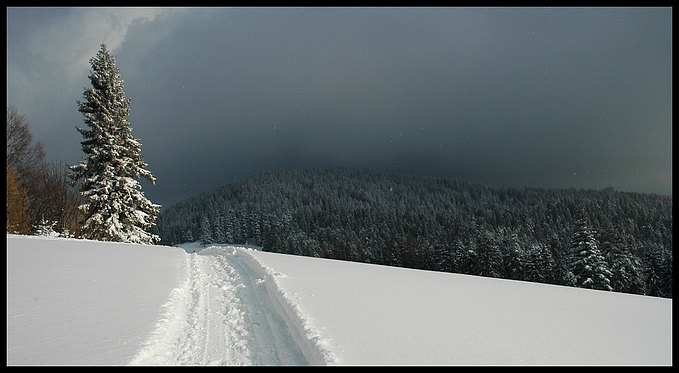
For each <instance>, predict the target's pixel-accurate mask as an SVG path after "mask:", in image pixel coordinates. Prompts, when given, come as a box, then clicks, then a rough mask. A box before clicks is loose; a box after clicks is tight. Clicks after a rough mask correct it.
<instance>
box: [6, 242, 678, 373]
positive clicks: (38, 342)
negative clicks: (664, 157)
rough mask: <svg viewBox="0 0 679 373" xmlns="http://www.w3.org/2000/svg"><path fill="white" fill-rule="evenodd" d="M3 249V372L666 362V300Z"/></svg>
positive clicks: (145, 255)
mask: <svg viewBox="0 0 679 373" xmlns="http://www.w3.org/2000/svg"><path fill="white" fill-rule="evenodd" d="M7 246H8V249H7V250H8V251H7V270H8V272H7V359H8V360H7V363H8V364H10V365H25V364H28V365H33V364H48V365H55V364H69V365H82V364H102V365H118V364H141V365H156V364H170V365H223V364H229V365H306V364H352V365H353V364H409V365H411V364H435V365H441V364H451V365H459V364H461V365H476V364H481V365H489V364H501V365H506V364H520V365H530V364H559V365H564V364H566V365H571V364H577V365H592V364H606V365H611V364H612V365H629V364H641V365H671V364H672V355H671V351H672V334H671V330H672V317H671V313H672V301H671V300H669V299H660V298H652V297H643V296H636V295H626V294H618V293H607V292H600V291H591V290H583V289H574V288H566V287H559V286H551V285H542V284H532V283H526V282H519V281H508V280H498V279H488V278H482V277H475V276H466V275H457V274H447V273H437V272H428V271H418V270H410V269H402V268H392V267H385V266H376V265H368V264H360V263H350V262H341V261H334V260H327V259H317V258H307V257H298V256H290V255H282V254H274V253H266V252H261V251H254V250H248V249H243V248H236V247H211V248H208V249H205V250H202V251H199V252H198V253H191V254H189V253H188V252H193V251H194V250H195V249H196V247H195V246H187V247H186V251H184V250H181V249H178V248H169V247H159V246H156V247H152V246H138V245H125V244H113V243H100V242H93V241H82V240H66V239H45V238H35V237H22V236H11V235H8V236H7Z"/></svg>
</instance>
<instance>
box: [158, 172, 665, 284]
mask: <svg viewBox="0 0 679 373" xmlns="http://www.w3.org/2000/svg"><path fill="white" fill-rule="evenodd" d="M157 233H158V235H159V236H160V237H161V243H163V244H167V245H173V244H176V243H181V242H186V241H195V240H202V241H203V242H204V243H205V244H209V243H214V242H218V243H238V244H240V243H246V242H249V243H257V244H259V245H261V246H263V247H264V250H266V251H272V252H280V253H288V254H296V255H306V256H316V257H323V258H334V259H342V260H351V261H358V262H368V263H375V264H384V265H391V266H403V267H410V268H418V269H427V270H435V271H445V272H456V273H465V274H474V275H481V276H489V277H499V278H507V279H518V280H526V281H535V282H544V283H551V284H559V285H569V286H578V287H588V288H594V289H604V290H613V291H619V292H628V293H635V294H646V295H652V296H661V297H669V298H671V297H672V198H671V197H668V196H660V195H654V194H641V193H627V192H617V191H614V190H613V189H611V188H608V189H604V190H576V189H560V190H553V189H532V188H525V189H512V188H492V187H488V186H484V185H479V184H472V183H466V182H460V181H454V180H448V179H442V178H433V177H422V176H409V175H403V174H397V173H385V172H372V171H364V170H353V169H323V170H297V171H285V172H271V173H267V174H263V175H260V176H256V177H252V178H249V179H247V180H244V181H242V182H238V183H233V184H229V185H226V186H224V187H222V188H220V189H219V190H216V191H214V192H210V193H203V194H200V195H198V196H195V197H193V198H190V199H188V200H186V201H184V202H182V203H179V204H176V205H174V206H172V207H170V208H167V209H163V210H162V211H161V212H160V215H159V217H158V221H157Z"/></svg>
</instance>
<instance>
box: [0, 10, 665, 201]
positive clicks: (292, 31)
mask: <svg viewBox="0 0 679 373" xmlns="http://www.w3.org/2000/svg"><path fill="white" fill-rule="evenodd" d="M11 17H12V12H11V11H10V12H9V13H8V19H9V18H11ZM22 17H23V16H22ZM23 18H26V17H23ZM128 19H132V18H130V17H128ZM126 24H127V25H128V27H127V28H126V34H125V36H124V39H123V41H122V42H121V43H120V46H119V49H117V50H115V49H114V53H115V54H116V56H117V57H118V64H119V67H120V69H121V73H122V76H123V79H124V80H125V82H126V83H125V87H126V93H127V95H128V97H131V98H132V114H131V121H132V123H133V126H134V133H135V136H137V137H139V138H140V139H141V140H142V143H143V148H142V151H143V153H144V155H145V158H146V160H147V162H148V163H149V165H150V168H151V170H152V171H153V172H154V173H155V175H156V177H157V178H158V185H157V186H155V187H150V188H147V189H146V193H147V195H149V196H150V197H151V198H152V200H154V199H155V200H154V202H156V201H157V202H158V203H164V204H168V203H173V202H177V201H178V200H181V199H183V198H186V197H187V196H189V195H191V194H194V193H196V192H199V191H204V190H209V189H212V188H214V187H217V186H219V185H223V184H224V183H225V182H228V181H231V180H236V179H238V178H241V177H243V176H246V175H251V174H256V173H259V172H261V171H265V170H273V169H280V168H294V167H300V166H360V167H380V168H389V169H396V170H402V171H408V172H418V173H423V174H433V175H439V176H446V177H453V178H458V179H466V180H472V181H480V182H485V183H488V184H492V185H511V186H546V187H570V186H574V187H588V188H601V187H605V186H614V187H616V188H617V189H620V190H634V191H646V192H660V193H666V194H669V193H670V192H671V119H672V118H671V112H672V110H671V72H672V71H671V9H667V8H666V9H639V8H634V9H608V8H600V9H599V8H588V9H569V8H557V9H534V8H531V9H521V8H512V9H495V8H491V9H464V8H450V9H448V8H434V9H416V8H393V9H391V8H358V9H350V8H335V9H326V8H318V9H315V8H291V9H285V8H277V9H261V8H252V9H248V8H233V9H232V8H225V9H220V8H207V9H185V10H181V11H168V12H163V13H162V14H156V13H153V14H152V15H146V18H143V19H141V20H136V21H130V22H128V23H126ZM8 25H9V26H10V27H9V30H10V31H11V30H12V28H11V22H8ZM9 34H10V35H9V36H8V60H9V61H10V63H11V61H12V58H11V57H12V56H13V55H18V54H19V53H18V52H14V49H20V46H21V44H20V43H16V42H14V41H11V39H12V37H11V32H9ZM11 45H13V46H11ZM97 45H98V44H97ZM10 49H12V50H10ZM88 58H89V57H88ZM9 71H10V69H9V67H8V77H9ZM80 84H84V83H80ZM8 93H9V88H8ZM81 94H82V89H81V88H79V90H78V92H77V96H76V97H72V98H68V100H67V101H69V102H74V100H75V99H79V98H80V95H81ZM17 95H19V94H17ZM9 96H11V95H9ZM8 103H10V101H9V98H8ZM69 105H71V104H70V103H69ZM18 109H19V110H20V111H24V112H26V114H28V116H29V117H30V116H31V110H33V109H31V110H26V109H23V108H21V107H19V108H18ZM59 110H62V111H63V108H59ZM68 110H72V111H73V112H75V115H74V116H73V117H75V118H76V120H79V118H78V117H77V115H79V114H78V113H77V112H76V111H75V105H74V104H73V105H71V106H69V107H68ZM79 124H80V123H79V122H78V123H75V124H73V125H79ZM73 125H70V124H69V125H68V126H61V127H59V128H63V130H64V131H65V132H64V134H63V135H62V136H63V137H61V139H65V138H69V139H68V140H67V141H71V142H77V141H79V139H78V138H77V133H76V132H75V130H72V128H73ZM74 139H75V140H74ZM61 141H66V140H61ZM77 151H79V149H77ZM77 151H76V152H72V153H69V157H70V158H69V160H68V161H70V162H73V161H74V159H71V158H73V157H71V155H72V154H74V157H76V158H75V159H78V158H77V157H79V154H78V153H77Z"/></svg>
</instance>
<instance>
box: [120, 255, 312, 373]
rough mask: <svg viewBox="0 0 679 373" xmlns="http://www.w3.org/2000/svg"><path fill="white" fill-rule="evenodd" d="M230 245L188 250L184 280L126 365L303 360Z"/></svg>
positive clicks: (299, 362)
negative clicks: (236, 258)
mask: <svg viewBox="0 0 679 373" xmlns="http://www.w3.org/2000/svg"><path fill="white" fill-rule="evenodd" d="M235 253H236V252H235V250H234V249H230V250H228V249H222V248H214V249H210V248H208V249H206V250H203V251H201V252H200V253H199V254H187V264H186V271H187V273H186V279H185V280H184V281H183V282H182V285H181V286H180V287H179V288H176V289H174V290H173V291H172V293H171V294H170V299H169V301H168V302H167V303H166V304H165V305H163V307H162V309H161V317H160V320H159V321H158V323H157V324H156V327H155V330H154V332H153V333H152V335H151V336H150V337H149V339H148V340H147V342H146V343H145V344H144V346H143V347H142V349H141V350H140V351H139V352H138V353H137V355H136V356H134V357H133V358H132V360H131V361H130V364H131V365H306V364H307V362H306V359H305V358H304V356H303V354H302V353H301V351H300V350H299V347H298V346H297V345H296V343H295V341H294V340H293V339H292V337H291V336H290V333H289V332H288V330H287V328H286V326H285V322H284V321H283V320H282V319H281V317H280V315H278V314H277V313H276V312H275V311H274V310H273V307H272V305H271V300H270V299H269V298H268V296H267V294H266V291H265V289H263V288H262V286H261V284H260V283H259V282H258V279H257V278H255V277H253V275H252V274H251V273H250V272H249V271H248V269H247V268H246V267H244V266H243V265H241V264H239V262H238V261H237V260H234V257H235V255H236V254H235Z"/></svg>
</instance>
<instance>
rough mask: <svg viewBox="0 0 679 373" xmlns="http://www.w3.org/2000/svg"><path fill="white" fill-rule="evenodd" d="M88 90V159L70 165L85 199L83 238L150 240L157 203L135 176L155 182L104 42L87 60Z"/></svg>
mask: <svg viewBox="0 0 679 373" xmlns="http://www.w3.org/2000/svg"><path fill="white" fill-rule="evenodd" d="M90 64H91V65H92V70H91V74H90V75H89V79H90V82H91V83H92V87H91V88H86V89H85V91H84V93H83V97H84V99H85V101H84V102H80V101H78V111H80V112H81V113H82V114H83V116H84V117H85V119H84V121H85V125H86V126H87V128H78V127H76V129H77V130H78V132H80V133H81V134H82V136H83V138H84V141H82V142H81V144H82V150H83V152H84V153H85V154H86V157H85V159H84V160H83V161H81V162H80V163H78V164H76V165H73V166H71V167H70V169H71V171H72V174H71V177H72V179H73V180H74V182H75V183H77V184H78V185H79V189H80V193H81V195H82V196H83V197H84V199H85V203H83V204H82V205H80V209H81V210H82V211H83V212H84V215H85V216H84V219H85V220H84V223H83V227H82V228H83V237H84V238H88V239H93V240H99V241H118V242H130V243H143V244H153V243H156V242H158V241H159V237H158V236H157V235H155V234H153V233H151V229H152V228H153V226H154V225H155V221H156V218H157V216H158V212H159V210H160V205H156V204H153V203H151V202H150V201H149V200H148V199H147V198H146V197H145V196H144V193H143V192H142V190H141V184H140V183H139V181H138V179H139V178H140V177H144V178H146V179H148V180H149V181H150V182H151V183H153V184H155V181H156V178H155V176H153V174H152V173H151V172H150V171H149V170H147V167H148V165H147V164H146V163H145V162H144V159H143V157H142V154H141V143H140V142H139V140H138V139H135V138H134V137H132V126H131V124H130V122H129V121H128V120H127V116H128V115H129V113H130V100H129V99H126V98H125V92H124V90H123V81H122V80H121V79H120V72H119V70H118V68H117V66H116V60H115V58H114V57H113V56H111V54H110V53H109V51H108V50H107V49H106V45H105V44H102V45H101V49H100V50H99V52H98V53H97V55H96V56H94V57H93V58H91V59H90Z"/></svg>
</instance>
